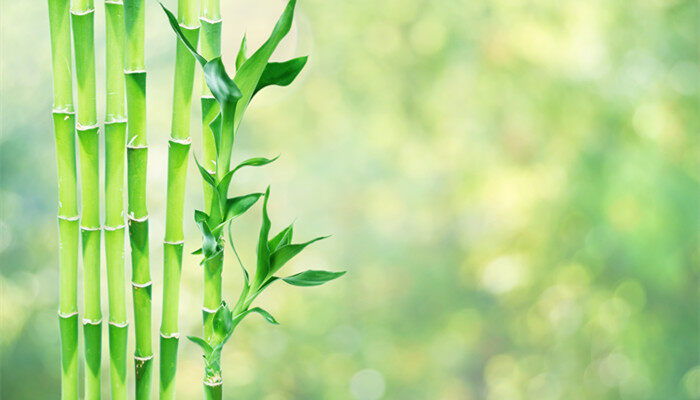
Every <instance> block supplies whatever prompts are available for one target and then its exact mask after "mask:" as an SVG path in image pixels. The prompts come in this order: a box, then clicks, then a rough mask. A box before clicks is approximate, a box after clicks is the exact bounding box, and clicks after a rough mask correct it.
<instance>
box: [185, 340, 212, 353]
mask: <svg viewBox="0 0 700 400" xmlns="http://www.w3.org/2000/svg"><path fill="white" fill-rule="evenodd" d="M187 339H189V340H190V341H191V342H192V343H194V344H196V345H197V346H199V347H200V348H201V349H202V350H203V351H204V357H207V358H208V357H209V355H210V354H211V352H212V350H213V349H212V347H211V346H210V345H209V343H207V341H206V340H204V339H202V338H200V337H197V336H187Z"/></svg>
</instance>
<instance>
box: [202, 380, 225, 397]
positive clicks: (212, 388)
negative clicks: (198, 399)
mask: <svg viewBox="0 0 700 400" xmlns="http://www.w3.org/2000/svg"><path fill="white" fill-rule="evenodd" d="M222 392H223V382H216V383H208V382H207V381H204V399H205V400H221V396H222Z"/></svg>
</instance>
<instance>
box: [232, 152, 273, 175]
mask: <svg viewBox="0 0 700 400" xmlns="http://www.w3.org/2000/svg"><path fill="white" fill-rule="evenodd" d="M278 158H280V156H277V157H275V158H265V157H253V158H249V159H247V160H245V161H243V162H242V163H240V164H238V165H236V168H234V169H233V170H231V172H230V173H234V172H236V171H238V170H239V169H241V168H243V167H261V166H263V165H267V164H270V163H271V162H274V161H275V160H277V159H278Z"/></svg>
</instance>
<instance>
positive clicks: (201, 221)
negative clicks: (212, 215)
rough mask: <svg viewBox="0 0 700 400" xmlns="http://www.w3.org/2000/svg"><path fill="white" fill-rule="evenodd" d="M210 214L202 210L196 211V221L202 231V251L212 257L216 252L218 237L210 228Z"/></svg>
mask: <svg viewBox="0 0 700 400" xmlns="http://www.w3.org/2000/svg"><path fill="white" fill-rule="evenodd" d="M208 218H209V216H208V215H207V214H206V213H205V212H203V211H200V210H195V211H194V221H195V222H196V223H197V226H198V227H199V230H200V231H201V232H202V253H203V254H204V256H205V257H206V258H209V257H211V256H212V255H214V254H215V253H216V250H217V242H216V238H215V237H214V235H213V234H212V232H211V229H209V224H208V223H207V219H208Z"/></svg>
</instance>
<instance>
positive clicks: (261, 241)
mask: <svg viewBox="0 0 700 400" xmlns="http://www.w3.org/2000/svg"><path fill="white" fill-rule="evenodd" d="M269 197H270V187H269V186H268V187H267V190H266V191H265V200H264V201H263V208H262V223H261V225H260V236H259V238H258V262H257V268H256V270H255V281H254V286H257V285H260V284H261V283H262V282H263V281H264V280H265V278H267V275H268V272H269V271H270V248H269V247H268V246H267V240H268V239H267V237H268V235H269V234H270V217H269V216H268V215H267V201H268V199H269Z"/></svg>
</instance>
